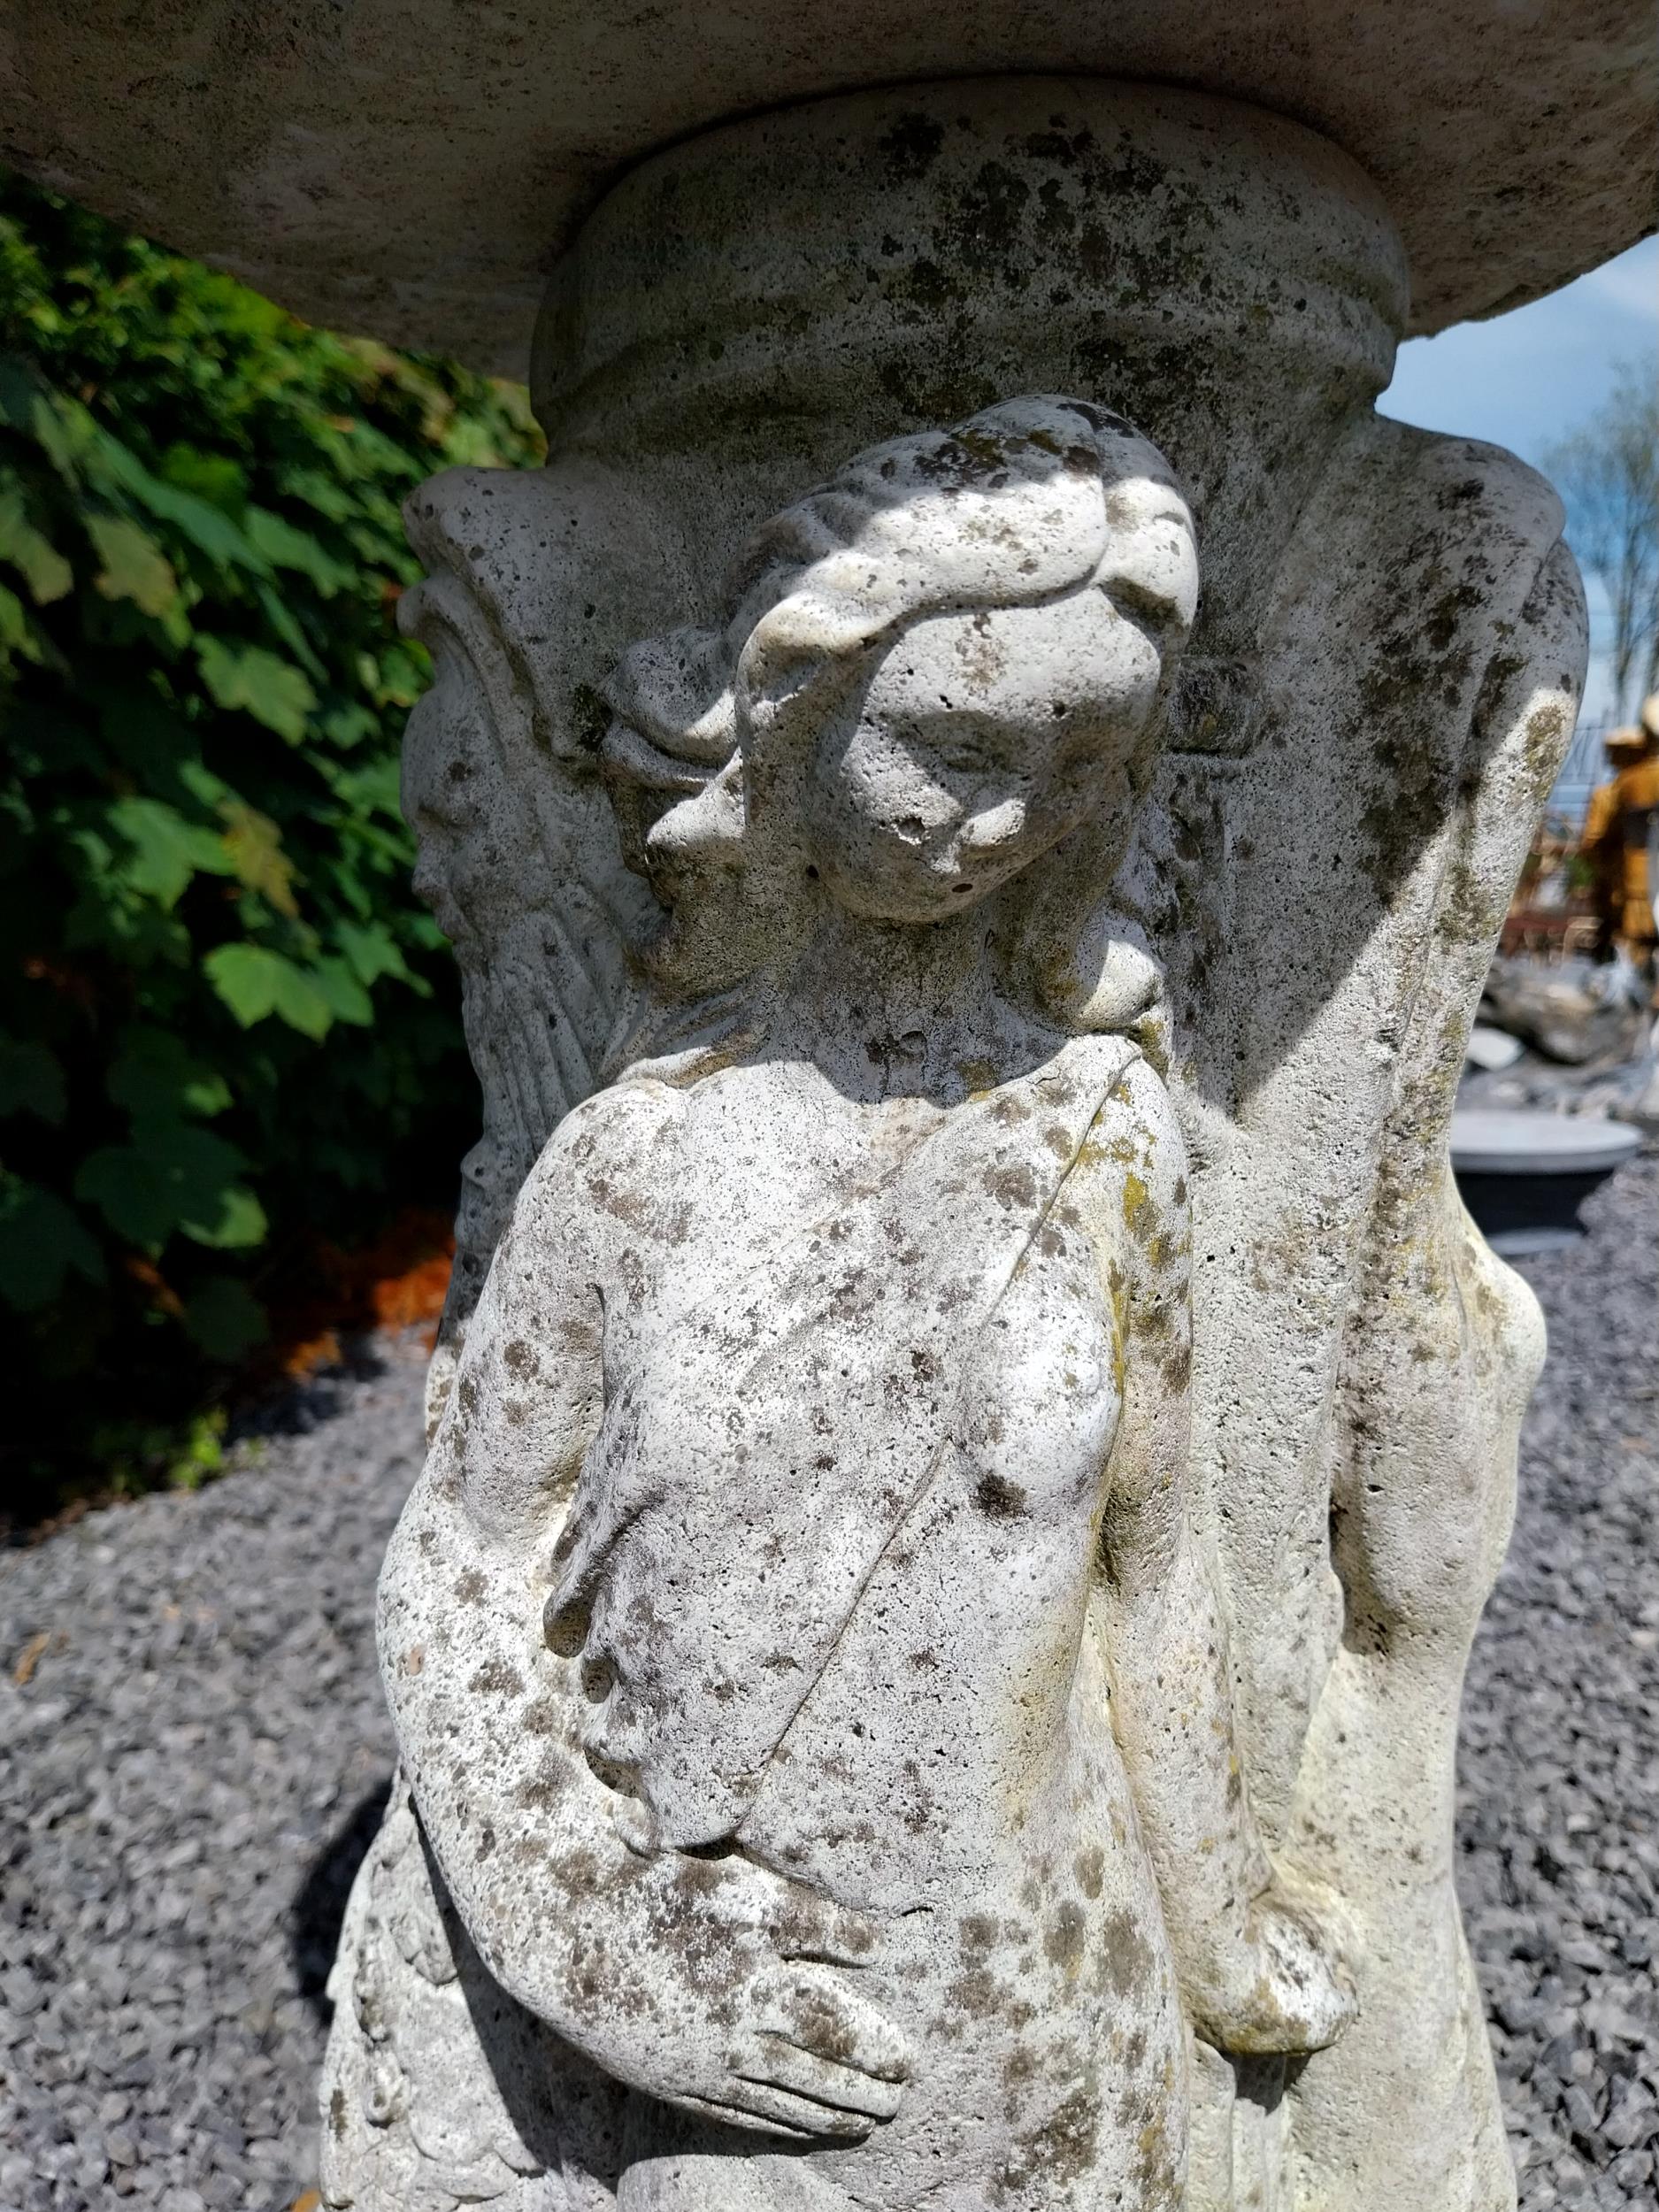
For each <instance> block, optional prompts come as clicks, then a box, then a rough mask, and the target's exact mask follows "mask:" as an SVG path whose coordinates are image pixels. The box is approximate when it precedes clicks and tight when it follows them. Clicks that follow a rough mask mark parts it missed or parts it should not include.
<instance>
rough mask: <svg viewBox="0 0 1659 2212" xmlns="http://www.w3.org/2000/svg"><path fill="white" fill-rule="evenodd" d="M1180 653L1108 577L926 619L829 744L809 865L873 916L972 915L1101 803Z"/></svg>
mask: <svg viewBox="0 0 1659 2212" xmlns="http://www.w3.org/2000/svg"><path fill="white" fill-rule="evenodd" d="M1163 660H1164V653H1163V650H1162V647H1161V643H1160V640H1159V637H1158V634H1157V632H1156V627H1154V626H1149V625H1148V624H1145V623H1143V622H1142V621H1140V620H1133V621H1132V620H1130V619H1129V618H1127V617H1126V616H1125V615H1123V614H1120V613H1119V612H1118V609H1117V608H1116V607H1114V606H1113V604H1112V603H1111V601H1110V599H1109V598H1108V597H1107V596H1106V594H1105V593H1104V591H1102V590H1101V589H1099V588H1095V587H1092V586H1091V587H1089V588H1083V589H1079V590H1078V591H1075V592H1073V593H1071V595H1068V596H1067V597H1065V598H1063V599H1056V600H1050V601H1048V602H1045V603H1039V604H1036V605H1033V606H1014V607H1000V608H986V609H980V610H978V611H969V612H961V613H949V614H940V615H933V616H930V617H928V618H926V619H924V620H921V621H918V622H917V623H915V624H914V625H912V626H910V628H908V629H905V630H903V631H902V632H901V633H900V634H898V635H897V636H895V638H894V639H893V640H892V641H891V642H890V643H888V644H887V646H886V647H885V648H884V649H883V650H882V652H881V656H880V658H879V660H878V661H877V662H876V664H875V665H874V667H873V668H872V672H871V673H870V675H869V678H868V680H867V681H866V682H865V684H864V686H863V687H862V689H861V690H860V691H858V692H856V694H855V695H853V697H852V698H851V699H850V700H849V702H848V703H847V705H846V706H845V708H844V709H843V710H842V711H841V713H840V714H839V715H837V716H835V717H834V718H833V719H832V720H831V722H830V724H829V725H828V726H827V727H826V729H825V731H824V732H823V733H822V735H821V737H820V739H819V741H818V749H817V754H816V757H815V760H814V763H813V768H812V772H811V774H810V776H809V777H808V779H807V791H806V799H805V817H806V818H805V829H806V836H807V843H808V849H809V852H808V856H809V859H810V862H811V863H812V864H813V865H814V866H815V867H816V868H817V869H818V872H819V874H820V876H821V877H822V878H823V879H824V881H825V883H826V886H827V887H828V888H829V890H830V891H831V893H832V895H833V896H834V897H835V898H836V899H838V900H839V901H840V902H841V904H843V905H844V906H847V907H849V909H851V910H852V911H854V912H855V913H860V914H866V915H869V916H871V917H872V918H879V919H882V920H887V921H900V922H931V921H938V920H941V919H942V918H944V917H945V916H947V915H949V914H951V913H958V912H961V911H962V910H964V908H966V907H968V906H971V905H972V904H973V903H975V902H977V901H978V900H979V899H982V898H984V897H985V896H986V895H987V893H989V892H991V891H994V890H995V889H996V887H998V885H1000V884H1002V883H1005V882H1006V881H1007V880H1008V879H1009V878H1010V876H1012V875H1014V874H1016V873H1017V872H1018V871H1019V870H1020V869H1021V868H1023V867H1025V866H1026V865H1027V864H1029V863H1030V862H1031V861H1033V860H1034V859H1035V858H1036V857H1037V856H1038V855H1039V854H1040V853H1042V852H1044V851H1046V850H1047V849H1048V847H1049V846H1050V845H1052V844H1054V843H1056V841H1058V840H1059V839H1060V838H1062V837H1064V835H1065V834H1066V833H1067V832H1068V831H1069V830H1071V829H1074V828H1075V827H1076V826H1077V825H1078V824H1079V822H1081V821H1082V820H1083V819H1084V818H1086V817H1087V815H1088V814H1089V813H1091V812H1092V811H1093V810H1094V806H1095V804H1096V803H1097V802H1098V800H1099V798H1100V795H1101V791H1102V783H1103V782H1104V781H1105V780H1106V779H1107V776H1108V773H1109V772H1110V769H1111V768H1112V767H1113V766H1114V765H1116V764H1118V763H1120V762H1121V761H1123V760H1124V759H1125V757H1127V756H1128V755H1130V754H1131V753H1132V752H1133V750H1134V749H1135V745H1136V741H1137V739H1138V737H1139V735H1140V733H1141V731H1142V730H1143V729H1144V727H1145V726H1146V723H1147V720H1148V717H1149V716H1150V714H1151V712H1152V709H1153V704H1154V702H1155V700H1156V695H1157V687H1158V680H1159V675H1160V672H1161V669H1162V665H1163Z"/></svg>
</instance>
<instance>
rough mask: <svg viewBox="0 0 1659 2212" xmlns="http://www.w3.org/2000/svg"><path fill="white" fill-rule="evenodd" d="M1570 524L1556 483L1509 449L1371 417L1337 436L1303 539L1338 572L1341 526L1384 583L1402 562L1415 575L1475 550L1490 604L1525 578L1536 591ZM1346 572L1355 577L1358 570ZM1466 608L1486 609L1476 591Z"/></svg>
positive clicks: (1363, 567) (1362, 565) (1365, 569)
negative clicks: (1335, 540) (1334, 538)
mask: <svg viewBox="0 0 1659 2212" xmlns="http://www.w3.org/2000/svg"><path fill="white" fill-rule="evenodd" d="M1564 524H1565V514H1564V511H1563V507H1562V503H1561V499H1560V495H1558V494H1557V492H1556V491H1555V487H1554V486H1553V485H1552V484H1551V483H1550V482H1549V481H1548V479H1547V478H1545V477H1543V476H1540V473H1539V472H1538V471H1537V470H1536V469H1535V468H1532V467H1531V466H1529V465H1528V464H1527V463H1526V462H1525V461H1523V460H1521V459H1520V458H1519V457H1517V455H1515V454H1513V453H1510V452H1508V451H1506V450H1505V449H1504V448H1503V447H1502V446H1497V445H1490V444H1488V443H1487V442H1486V441H1485V440H1484V439H1480V438H1465V437H1460V436H1456V435H1455V434H1451V433H1449V432H1446V431H1440V430H1421V429H1418V428H1417V426H1415V425H1413V424H1411V423H1403V422H1396V421H1394V419H1392V417H1390V416H1386V415H1372V416H1371V417H1369V418H1368V419H1365V420H1364V421H1363V422H1361V423H1358V424H1356V426H1355V427H1354V428H1353V429H1352V430H1351V431H1350V432H1349V433H1348V435H1347V436H1345V437H1344V438H1343V439H1342V440H1341V441H1340V442H1339V444H1338V446H1337V448H1336V449H1335V451H1334V452H1333V455H1332V457H1331V459H1330V461H1329V463H1328V465H1327V466H1326V468H1325V472H1324V474H1323V475H1322V477H1321V479H1320V481H1319V485H1318V488H1317V491H1316V492H1315V494H1314V495H1313V499H1312V501H1311V503H1310V507H1309V509H1308V510H1307V511H1305V512H1304V514H1303V516H1302V521H1301V523H1300V524H1299V526H1298V530H1297V537H1298V539H1299V541H1301V543H1302V546H1303V547H1305V548H1307V549H1309V550H1310V552H1311V549H1312V547H1313V543H1314V541H1315V540H1316V539H1317V540H1318V541H1319V543H1320V544H1321V545H1322V546H1323V547H1324V561H1325V572H1326V573H1327V574H1330V573H1333V572H1338V571H1340V564H1339V563H1333V561H1332V560H1331V558H1330V542H1329V541H1330V534H1331V532H1332V531H1333V530H1334V531H1335V532H1336V533H1337V534H1338V536H1339V537H1340V539H1342V540H1345V541H1348V550H1349V551H1350V553H1358V554H1361V555H1362V557H1360V559H1359V560H1358V563H1357V565H1358V567H1359V569H1360V571H1361V572H1362V573H1369V574H1372V575H1375V576H1376V577H1377V578H1378V579H1379V580H1382V579H1386V576H1387V574H1388V573H1389V571H1390V570H1391V568H1392V569H1394V571H1395V572H1398V571H1399V569H1400V567H1401V565H1404V567H1405V569H1406V570H1407V571H1408V572H1409V573H1411V574H1412V576H1413V577H1414V578H1416V577H1418V576H1426V575H1427V574H1428V573H1429V572H1432V570H1433V569H1434V567H1435V566H1436V565H1437V564H1440V563H1444V562H1445V561H1447V560H1448V557H1449V558H1450V559H1451V560H1452V561H1453V562H1454V564H1455V565H1459V566H1461V565H1462V564H1463V562H1464V561H1466V560H1467V559H1469V558H1470V557H1471V556H1473V557H1475V558H1476V559H1477V560H1478V561H1479V563H1480V564H1481V565H1482V566H1483V568H1484V570H1485V572H1486V573H1485V577H1484V582H1485V585H1486V593H1487V595H1488V607H1489V605H1490V600H1491V595H1494V594H1495V595H1496V596H1497V598H1498V599H1499V600H1500V601H1502V600H1506V599H1508V598H1509V597H1511V596H1512V595H1513V593H1514V590H1515V588H1516V586H1517V584H1518V585H1519V586H1520V587H1521V588H1522V591H1523V593H1525V589H1527V588H1530V585H1531V581H1532V578H1533V577H1534V576H1535V575H1536V574H1537V572H1538V570H1539V568H1540V566H1541V565H1542V564H1543V562H1544V560H1545V559H1546V558H1547V557H1548V555H1549V553H1550V552H1551V551H1552V550H1553V549H1554V548H1555V545H1556V544H1557V543H1558V542H1559V541H1560V538H1561V534H1562V531H1563V526H1564ZM1362 549H1363V552H1362ZM1352 574H1353V567H1352V566H1350V567H1349V569H1348V576H1349V578H1350V580H1351V577H1352ZM1464 611H1466V612H1467V613H1469V614H1470V615H1471V616H1472V615H1475V614H1477V613H1478V612H1479V611H1480V610H1479V607H1478V605H1477V603H1476V601H1475V600H1474V599H1473V598H1472V597H1471V600H1470V602H1469V604H1468V606H1467V609H1466V610H1464Z"/></svg>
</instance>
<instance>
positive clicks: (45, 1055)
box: [0, 1036, 67, 1129]
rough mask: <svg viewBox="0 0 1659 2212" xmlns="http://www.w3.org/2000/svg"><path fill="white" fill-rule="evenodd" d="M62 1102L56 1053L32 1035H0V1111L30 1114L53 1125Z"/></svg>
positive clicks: (58, 1118)
mask: <svg viewBox="0 0 1659 2212" xmlns="http://www.w3.org/2000/svg"><path fill="white" fill-rule="evenodd" d="M66 1103H67V1101H66V1098H65V1091H64V1071H63V1070H62V1068H61V1067H59V1065H58V1060H57V1057H56V1056H55V1055H54V1054H53V1053H51V1052H50V1051H49V1050H48V1048H46V1046H44V1045H43V1044H41V1043H39V1042H37V1041H35V1039H33V1038H17V1037H6V1036H0V1114H33V1115H34V1116H35V1118H36V1119H37V1120H40V1121H43V1122H45V1123H46V1124H47V1125H48V1126H49V1127H50V1128H53V1129H56V1128H57V1126H58V1123H59V1122H60V1121H62V1119H63V1118H64V1109H65V1104H66Z"/></svg>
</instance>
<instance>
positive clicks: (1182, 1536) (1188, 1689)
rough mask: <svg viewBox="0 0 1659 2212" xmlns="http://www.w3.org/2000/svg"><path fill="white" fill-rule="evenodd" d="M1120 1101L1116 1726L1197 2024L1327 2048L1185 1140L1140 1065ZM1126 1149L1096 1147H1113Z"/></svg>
mask: <svg viewBox="0 0 1659 2212" xmlns="http://www.w3.org/2000/svg"><path fill="white" fill-rule="evenodd" d="M1114 1103H1115V1104H1118V1105H1121V1107H1122V1109H1123V1114H1122V1124H1123V1128H1124V1131H1125V1134H1126V1135H1127V1136H1128V1138H1129V1142H1130V1144H1131V1145H1132V1146H1133V1148H1134V1150H1135V1152H1136V1155H1137V1157H1136V1159H1135V1162H1134V1164H1133V1165H1131V1166H1129V1167H1127V1168H1126V1169H1125V1168H1123V1167H1122V1166H1121V1164H1118V1171H1117V1172H1115V1173H1112V1172H1107V1171H1101V1170H1098V1169H1097V1170H1095V1171H1093V1173H1092V1175H1091V1181H1092V1183H1093V1185H1094V1188H1093V1190H1092V1192H1091V1193H1090V1194H1089V1198H1090V1201H1091V1202H1090V1204H1089V1211H1090V1213H1091V1215H1092V1216H1094V1217H1095V1219H1096V1220H1097V1222H1098V1224H1099V1228H1100V1233H1101V1244H1102V1253H1103V1256H1104V1255H1110V1257H1109V1258H1108V1263H1107V1264H1108V1281H1109V1283H1110V1286H1111V1288H1112V1292H1113V1304H1114V1306H1115V1307H1116V1309H1117V1310H1118V1326H1119V1328H1120V1331H1121V1344H1122V1356H1123V1409H1122V1413H1121V1416H1120V1418H1119V1423H1118V1435H1117V1439H1116V1441H1115V1443H1114V1446H1113V1450H1112V1458H1111V1465H1110V1491H1109V1495H1108V1502H1107V1507H1106V1514H1105V1519H1104V1522H1103V1525H1102V1532H1101V1546H1100V1559H1099V1575H1100V1584H1099V1588H1098V1593H1097V1601H1096V1603H1095V1605H1094V1609H1093V1617H1094V1623H1095V1627H1096V1632H1097V1633H1098V1635H1099V1636H1100V1639H1101V1641H1102V1646H1103V1648H1104V1655H1105V1659H1106V1666H1107V1674H1108V1679H1109V1681H1110V1688H1111V1711H1112V1724H1113V1730H1114V1733H1115V1734H1116V1737H1117V1740H1118V1746H1119V1748H1120V1749H1121V1751H1122V1753H1123V1756H1124V1760H1125V1765H1126V1766H1127V1768H1128V1770H1129V1778H1130V1786H1131V1787H1132V1789H1133V1793H1134V1797H1135V1808H1136V1812H1137V1815H1138V1816H1139V1820H1140V1824H1141V1835H1142V1837H1143V1839H1144V1840H1145V1843H1146V1847H1147V1849H1148V1854H1149V1855H1150V1857H1151V1859H1152V1863H1153V1868H1154V1871H1155V1873H1156V1877H1157V1880H1158V1887H1159V1893H1160V1896H1161V1898H1162V1900H1163V1903H1164V1917H1165V1922H1166V1924H1167V1926H1168V1929H1169V1933H1170V1939H1171V1944H1172V1946H1173V1947H1174V1950H1175V1955H1176V1962H1177V1967H1178V1970H1179V1976H1180V1980H1181V1985H1182V1993H1183V1995H1184V1997H1185V1999H1186V2001H1187V2008H1188V2010H1189V2012H1190V2014H1191V2016H1192V2018H1193V2021H1194V2026H1195V2027H1196V2028H1197V2030H1198V2032H1200V2034H1202V2036H1203V2037H1204V2038H1205V2039H1206V2040H1208V2041H1210V2042H1213V2043H1216V2044H1218V2045H1220V2046H1221V2047H1223V2048H1225V2049H1229V2050H1233V2051H1240V2052H1250V2051H1296V2050H1311V2049H1317V2048H1318V2047H1320V2046H1321V2045H1323V2044H1325V2043H1327V2042H1329V2041H1330V2040H1331V2039H1333V2037H1334V2036H1335V2035H1336V2034H1337V2033H1338V2032H1339V2031H1340V2029H1341V2027H1342V2026H1343V2025H1344V2024H1345V2022H1346V2020H1347V2018H1348V2013H1349V2011H1350V2009H1351V2007H1350V2003H1349V2000H1348V1994H1347V1993H1346V1991H1345V1990H1344V1988H1343V1987H1342V1986H1341V1985H1340V1980H1339V1979H1338V1978H1337V1977H1336V1976H1335V1975H1334V1974H1333V1970H1332V1968H1331V1966H1330V1964H1329V1963H1328V1962H1327V1960H1326V1958H1325V1955H1324V1952H1325V1942H1324V1939H1323V1937H1322V1935H1321V1932H1320V1931H1319V1928H1318V1925H1317V1920H1316V1918H1315V1916H1314V1914H1313V1911H1312V1909H1311V1906H1310V1901H1307V1900H1300V1901H1298V1900H1294V1899H1293V1898H1292V1897H1291V1896H1290V1895H1289V1893H1287V1891H1286V1886H1285V1885H1284V1882H1283V1880H1282V1878H1280V1877H1279V1875H1277V1874H1276V1872H1275V1870H1274V1867H1273V1864H1272V1863H1271V1860H1270V1858H1269V1857H1268V1855H1267V1852H1266V1850H1265V1848H1264V1847H1263V1844H1262V1841H1261V1839H1260V1836H1259V1834H1258V1833H1257V1831H1256V1824H1255V1821H1254V1819H1253V1818H1252V1816H1251V1812H1250V1806H1249V1798H1248V1792H1247V1790H1246V1788H1245V1785H1244V1778H1243V1775H1242V1773H1241V1771H1240V1764H1239V1758H1238V1753H1237V1750H1236V1748H1235V1744H1234V1737H1233V1709H1232V1693H1231V1686H1230V1678H1229V1670H1228V1659H1227V1639H1226V1630H1225V1618H1224V1616H1223V1614H1222V1610H1221V1608H1220V1605H1219V1602H1218V1601H1217V1592H1216V1583H1215V1577H1214V1571H1213V1567H1212V1564H1211V1562H1210V1556H1209V1551H1208V1547H1207V1545H1206V1544H1205V1542H1204V1540H1203V1538H1202V1533H1201V1532H1200V1530H1199V1528H1198V1526H1197V1517H1196V1514H1195V1511H1194V1498H1193V1495H1192V1485H1191V1477H1190V1471H1189V1433H1188V1432H1189V1412H1188V1402H1189V1394H1188V1388H1187V1376H1188V1371H1189V1367H1190V1363H1191V1323H1190V1301H1189V1294H1188V1291H1189V1285H1188V1275H1189V1268H1190V1243H1191V1240H1190V1233H1189V1216H1188V1209H1187V1190H1186V1179H1185V1177H1186V1159H1185V1148H1184V1147H1183V1145H1182V1142H1181V1139H1180V1133H1179V1129H1178V1128H1177V1126H1176V1125H1175V1122H1174V1118H1173V1115H1172V1113H1171V1109H1170V1106H1169V1102H1168V1098H1167V1095H1166V1094H1165V1092H1164V1087H1163V1085H1162V1083H1161V1082H1160V1081H1159V1080H1158V1079H1157V1078H1156V1075H1154V1074H1153V1072H1152V1071H1151V1070H1150V1069H1149V1068H1148V1067H1147V1066H1146V1064H1144V1063H1136V1064H1135V1065H1134V1066H1133V1068H1132V1070H1131V1071H1130V1072H1129V1074H1128V1075H1127V1076H1126V1077H1125V1079H1124V1082H1123V1084H1122V1085H1120V1087H1119V1093H1118V1098H1117V1100H1116V1101H1115V1102H1114ZM1096 1149H1097V1151H1098V1153H1099V1154H1101V1155H1102V1156H1105V1157H1108V1158H1110V1156H1112V1154H1113V1152H1114V1151H1117V1152H1119V1153H1121V1151H1122V1150H1124V1149H1125V1147H1124V1146H1122V1145H1119V1146H1118V1147H1113V1146H1111V1145H1110V1144H1109V1145H1106V1146H1102V1147H1099V1148H1096Z"/></svg>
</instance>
